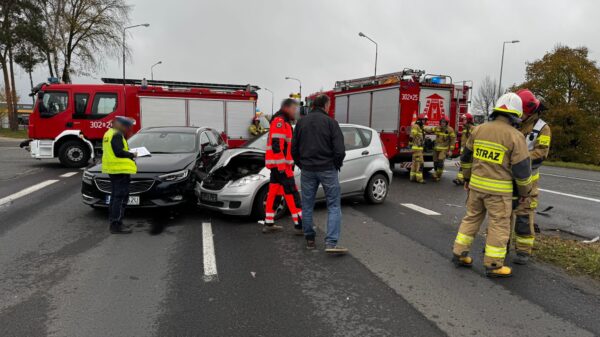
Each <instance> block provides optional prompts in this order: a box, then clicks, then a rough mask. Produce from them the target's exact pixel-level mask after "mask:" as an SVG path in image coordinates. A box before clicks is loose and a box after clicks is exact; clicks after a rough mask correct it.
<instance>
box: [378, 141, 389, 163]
mask: <svg viewBox="0 0 600 337" xmlns="http://www.w3.org/2000/svg"><path fill="white" fill-rule="evenodd" d="M379 142H380V143H381V148H382V149H383V155H384V156H385V157H386V158H387V159H390V157H389V156H388V152H387V149H386V148H385V144H384V143H383V140H382V139H381V138H379Z"/></svg>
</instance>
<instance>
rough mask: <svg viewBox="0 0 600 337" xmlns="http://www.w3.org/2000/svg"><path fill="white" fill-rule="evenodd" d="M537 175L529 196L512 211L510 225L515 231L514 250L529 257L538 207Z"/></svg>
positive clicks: (535, 174)
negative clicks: (511, 224)
mask: <svg viewBox="0 0 600 337" xmlns="http://www.w3.org/2000/svg"><path fill="white" fill-rule="evenodd" d="M538 174H539V173H534V175H533V177H534V179H535V180H534V181H533V183H532V186H531V195H530V196H529V198H528V199H527V200H525V202H524V203H522V204H519V205H518V206H517V208H515V210H514V211H513V216H512V223H513V228H514V229H515V248H516V250H517V253H525V254H528V255H531V251H532V250H533V242H534V240H535V225H534V223H535V211H536V208H537V206H538V197H539V194H540V193H539V189H538V179H539V178H538V179H536V178H537V177H539V176H538Z"/></svg>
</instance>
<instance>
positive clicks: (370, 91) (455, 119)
mask: <svg viewBox="0 0 600 337" xmlns="http://www.w3.org/2000/svg"><path fill="white" fill-rule="evenodd" d="M469 92H470V87H469V86H467V85H466V84H464V83H463V84H453V83H452V78H451V77H450V76H447V75H432V74H425V71H422V70H412V69H404V70H403V71H401V72H397V73H391V74H385V75H379V76H377V77H373V76H371V77H364V78H358V79H352V80H345V81H338V82H336V83H335V87H334V89H333V90H329V91H325V92H320V93H315V94H312V95H310V96H308V97H307V105H308V106H311V103H312V100H313V99H314V98H315V97H316V96H317V95H319V94H325V95H328V96H329V98H330V99H331V106H330V109H329V111H328V113H329V115H330V116H331V117H332V118H335V119H336V120H337V121H338V122H340V123H352V124H360V125H365V126H368V127H371V128H373V129H375V130H377V131H378V132H379V134H380V137H381V141H382V143H383V145H384V147H385V149H386V151H387V153H388V158H389V160H390V164H391V165H392V166H394V165H396V164H399V165H400V166H401V167H404V168H409V167H410V165H411V162H412V151H411V147H410V128H411V125H412V124H413V123H414V122H415V121H416V119H417V116H418V115H419V114H421V113H425V114H427V116H428V117H429V121H428V124H427V126H436V125H439V121H440V119H441V118H442V116H446V117H448V118H449V119H450V126H451V127H452V128H454V130H455V131H456V133H457V134H458V137H460V131H461V130H462V126H461V125H460V121H461V118H460V117H461V116H462V115H463V114H465V113H467V110H468V97H469ZM426 137H427V141H426V147H425V153H424V154H425V161H426V162H431V161H432V155H433V142H434V140H435V135H427V136H426ZM459 144H460V139H459V140H458V141H457V143H456V144H455V145H454V151H453V155H454V156H458V155H459V154H460V149H459ZM427 166H429V167H431V165H430V163H426V167H427Z"/></svg>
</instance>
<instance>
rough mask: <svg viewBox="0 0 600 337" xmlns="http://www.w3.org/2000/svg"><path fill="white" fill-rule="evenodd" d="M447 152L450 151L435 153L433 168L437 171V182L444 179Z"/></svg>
mask: <svg viewBox="0 0 600 337" xmlns="http://www.w3.org/2000/svg"><path fill="white" fill-rule="evenodd" d="M446 152H448V151H447V150H445V151H435V152H434V153H433V168H434V169H435V180H440V179H442V174H444V161H445V160H446Z"/></svg>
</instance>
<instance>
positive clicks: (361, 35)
mask: <svg viewBox="0 0 600 337" xmlns="http://www.w3.org/2000/svg"><path fill="white" fill-rule="evenodd" d="M358 36H360V37H364V38H366V39H368V40H369V41H371V42H373V43H374V44H375V76H374V78H377V54H378V45H377V42H375V41H374V40H373V39H371V38H370V37H368V36H366V35H365V34H363V32H359V33H358Z"/></svg>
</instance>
